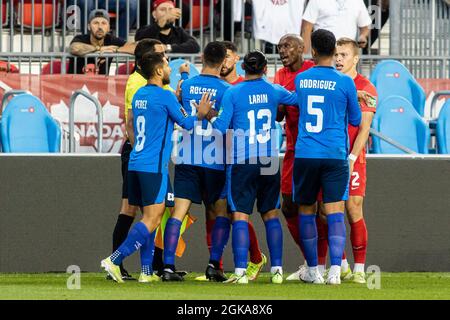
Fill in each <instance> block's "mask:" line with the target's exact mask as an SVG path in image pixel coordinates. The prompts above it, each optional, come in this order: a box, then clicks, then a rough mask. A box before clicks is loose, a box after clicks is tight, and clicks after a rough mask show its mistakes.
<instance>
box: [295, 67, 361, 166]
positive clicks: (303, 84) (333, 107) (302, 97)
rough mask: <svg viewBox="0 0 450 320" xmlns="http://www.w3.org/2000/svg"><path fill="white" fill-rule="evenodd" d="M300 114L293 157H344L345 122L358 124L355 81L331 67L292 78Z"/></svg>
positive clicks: (359, 120)
mask: <svg viewBox="0 0 450 320" xmlns="http://www.w3.org/2000/svg"><path fill="white" fill-rule="evenodd" d="M295 90H296V92H297V95H298V105H299V108H300V118H299V122H298V137H297V143H296V145H295V157H296V158H310V159H311V158H312V159H340V160H344V159H347V156H348V153H349V150H348V149H349V140H348V132H347V128H348V123H350V124H351V125H353V126H359V124H360V122H361V109H360V107H359V103H358V97H357V93H356V87H355V83H354V81H353V80H352V79H351V78H350V77H349V76H347V75H345V74H343V73H341V72H338V71H337V70H336V69H334V68H333V67H314V68H311V69H309V70H308V71H305V72H302V73H300V74H299V75H298V76H297V77H296V78H295Z"/></svg>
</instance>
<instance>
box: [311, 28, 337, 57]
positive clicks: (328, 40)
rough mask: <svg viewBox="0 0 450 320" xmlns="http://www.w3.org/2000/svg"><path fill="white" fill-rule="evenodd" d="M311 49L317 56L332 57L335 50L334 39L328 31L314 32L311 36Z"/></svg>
mask: <svg viewBox="0 0 450 320" xmlns="http://www.w3.org/2000/svg"><path fill="white" fill-rule="evenodd" d="M311 47H312V48H313V49H314V50H315V51H316V53H317V55H318V56H321V57H330V56H333V55H334V52H335V50H336V37H335V36H334V34H333V33H332V32H330V31H328V30H324V29H319V30H316V31H314V32H313V33H312V34H311Z"/></svg>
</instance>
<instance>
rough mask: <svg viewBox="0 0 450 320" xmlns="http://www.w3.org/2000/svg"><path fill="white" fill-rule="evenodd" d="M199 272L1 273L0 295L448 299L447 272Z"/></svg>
mask: <svg viewBox="0 0 450 320" xmlns="http://www.w3.org/2000/svg"><path fill="white" fill-rule="evenodd" d="M198 275H200V274H199V273H191V274H189V275H188V276H187V277H186V281H184V282H182V283H165V282H159V283H152V284H141V283H138V282H137V281H132V282H126V283H124V284H118V283H115V282H112V281H107V280H105V275H104V274H102V273H82V274H81V279H80V283H81V288H80V289H79V290H69V289H67V280H68V278H69V276H70V275H69V274H64V273H53V274H52V273H47V274H0V299H61V300H66V299H76V300H83V299H102V300H110V299H120V300H127V299H155V300H167V299H175V300H185V299H192V300H196V299H199V300H212V299H214V300H216V299H223V300H227V299H231V300H237V299H239V300H241V299H249V300H274V299H283V300H284V299H296V300H300V299H309V300H315V299H351V300H358V299H375V300H377V299H389V300H390V299H450V273H382V275H381V289H375V290H369V289H368V288H367V286H365V285H359V284H353V283H350V282H344V283H343V284H342V285H340V286H325V285H308V284H303V283H300V282H284V283H283V284H282V285H274V284H271V283H270V282H269V281H270V279H269V275H268V274H267V273H265V274H262V275H261V276H260V277H259V278H258V280H257V281H256V282H253V283H250V284H248V285H235V284H221V283H209V282H198V281H194V278H195V277H196V276H198ZM136 276H137V275H136Z"/></svg>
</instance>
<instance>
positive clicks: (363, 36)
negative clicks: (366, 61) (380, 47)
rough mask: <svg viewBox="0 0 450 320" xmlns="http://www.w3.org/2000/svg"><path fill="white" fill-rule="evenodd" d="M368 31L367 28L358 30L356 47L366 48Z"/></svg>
mask: <svg viewBox="0 0 450 320" xmlns="http://www.w3.org/2000/svg"><path fill="white" fill-rule="evenodd" d="M369 33H370V29H369V26H367V27H362V28H359V37H358V45H359V47H360V48H365V47H367V44H368V40H367V39H369Z"/></svg>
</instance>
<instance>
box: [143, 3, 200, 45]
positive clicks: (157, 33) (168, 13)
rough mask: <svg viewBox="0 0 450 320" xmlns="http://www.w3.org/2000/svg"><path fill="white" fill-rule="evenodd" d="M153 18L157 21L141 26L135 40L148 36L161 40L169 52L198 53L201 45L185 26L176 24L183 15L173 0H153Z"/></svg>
mask: <svg viewBox="0 0 450 320" xmlns="http://www.w3.org/2000/svg"><path fill="white" fill-rule="evenodd" d="M152 15H153V18H154V19H155V23H153V24H151V25H149V26H145V27H142V28H140V29H139V30H138V31H137V32H136V36H135V40H136V41H139V40H142V39H146V38H151V39H157V40H159V41H161V42H162V43H163V44H164V46H165V50H166V52H167V53H198V52H200V46H199V45H198V43H197V41H196V40H195V39H194V38H193V37H191V36H190V35H189V34H188V33H187V32H186V31H184V30H183V28H181V27H178V26H176V25H175V21H176V20H177V19H180V17H181V9H179V8H175V3H174V2H173V1H172V0H155V1H154V2H153V12H152Z"/></svg>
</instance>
